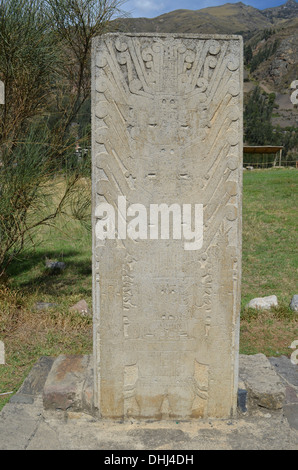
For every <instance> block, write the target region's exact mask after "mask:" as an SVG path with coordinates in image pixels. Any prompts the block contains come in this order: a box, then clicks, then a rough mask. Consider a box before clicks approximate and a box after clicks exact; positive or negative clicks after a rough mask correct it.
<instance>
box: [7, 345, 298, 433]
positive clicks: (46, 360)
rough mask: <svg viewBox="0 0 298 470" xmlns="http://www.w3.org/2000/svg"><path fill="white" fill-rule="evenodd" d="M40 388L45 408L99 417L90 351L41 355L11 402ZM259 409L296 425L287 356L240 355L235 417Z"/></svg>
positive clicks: (28, 398)
mask: <svg viewBox="0 0 298 470" xmlns="http://www.w3.org/2000/svg"><path fill="white" fill-rule="evenodd" d="M292 369H293V370H292ZM291 370H292V375H291V377H290V378H289V375H288V374H289V373H291ZM295 377H296V379H295ZM293 378H294V380H293ZM295 380H296V382H295ZM41 392H42V396H43V406H44V409H45V410H52V411H65V412H67V411H69V412H78V413H85V414H89V415H91V416H93V417H95V418H98V419H100V412H99V410H96V409H95V408H94V404H93V358H92V356H91V355H83V356H66V355H61V356H59V357H57V358H52V357H41V358H40V360H39V361H38V362H37V363H36V364H35V366H34V367H33V368H32V370H31V372H30V374H29V375H28V377H27V378H26V380H25V381H24V383H23V385H22V387H21V388H20V389H19V391H18V392H17V393H16V394H15V395H14V396H13V397H12V398H11V400H10V402H11V403H19V404H22V403H23V404H24V403H25V404H29V403H33V402H34V397H35V396H37V395H40V393H41ZM260 409H261V410H263V411H266V410H268V412H274V411H277V410H282V409H283V411H284V414H285V416H286V417H287V418H288V419H290V420H291V422H292V423H291V424H292V426H293V427H295V428H296V429H298V422H297V421H298V380H297V372H296V370H295V366H294V365H292V364H291V363H290V361H289V360H288V359H287V358H286V357H281V358H270V359H268V358H266V356H264V355H263V354H257V355H254V356H246V355H240V368H239V389H238V409H237V414H238V417H241V416H242V417H243V416H250V415H254V413H255V412H257V411H258V410H260Z"/></svg>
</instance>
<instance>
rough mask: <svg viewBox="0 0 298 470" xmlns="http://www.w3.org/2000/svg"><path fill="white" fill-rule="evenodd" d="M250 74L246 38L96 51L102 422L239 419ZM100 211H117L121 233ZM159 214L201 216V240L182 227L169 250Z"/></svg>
mask: <svg viewBox="0 0 298 470" xmlns="http://www.w3.org/2000/svg"><path fill="white" fill-rule="evenodd" d="M242 62H243V61H242V39H241V37H239V36H197V35H178V34H160V35H154V34H135V35H134V34H109V35H105V36H102V37H100V38H97V39H96V40H95V41H94V44H93V80H92V109H93V111H92V115H93V118H92V121H93V124H92V125H93V143H92V147H93V231H94V246H93V253H94V263H93V267H94V302H93V312H94V329H95V331H94V333H95V334H94V338H95V344H94V351H95V355H94V356H95V359H94V360H95V406H96V407H97V408H98V409H99V411H100V413H101V415H102V416H103V417H108V418H122V417H124V416H133V417H136V418H157V419H160V418H166V417H170V418H190V417H193V418H198V417H207V416H208V417H227V416H231V414H233V413H234V412H235V410H236V406H237V378H238V373H237V371H238V360H237V350H238V331H239V324H238V323H239V321H238V320H239V311H240V278H241V199H242V167H243V164H242V145H243V144H242V82H243V77H242ZM119 197H120V198H121V199H120V200H119ZM119 201H120V202H119ZM103 204H106V205H107V204H108V205H109V208H110V207H112V208H113V210H116V212H117V211H118V214H117V222H116V221H115V225H116V227H115V228H116V230H115V231H114V232H113V230H114V225H113V215H111V211H106V212H107V213H106V214H104V213H102V207H103ZM154 204H155V205H156V206H155V208H156V207H159V208H160V205H161V204H164V205H166V207H167V208H168V213H167V215H168V216H169V213H170V212H171V211H170V209H169V208H170V206H171V205H172V204H175V205H176V206H175V209H176V208H177V205H178V206H179V208H180V209H181V210H184V209H185V208H184V206H183V205H186V204H189V205H191V207H192V210H193V211H194V207H197V206H198V210H202V211H203V221H204V224H203V227H202V229H203V230H202V232H200V234H198V238H196V237H195V234H193V239H192V240H191V241H190V240H189V239H188V243H186V239H187V235H189V234H187V232H186V230H185V228H186V223H185V218H183V219H181V217H180V219H179V218H178V222H177V219H174V223H173V224H169V226H170V230H169V232H168V234H167V235H168V236H166V235H165V236H164V237H161V235H160V233H159V231H158V229H159V228H160V227H159V219H158V218H157V219H154V220H153V221H152V219H151V218H150V217H149V212H150V210H151V208H152V205H154ZM144 208H145V216H144V211H143V209H144ZM126 210H127V211H126ZM140 214H141V215H142V217H141V215H140ZM150 215H151V214H150ZM180 215H181V214H180ZM136 216H139V219H138V223H137V221H136V219H137V217H136ZM125 219H126V220H125ZM144 223H145V229H144V226H143V224H144ZM104 224H105V228H106V236H105V237H103V236H99V233H100V229H101V228H102V227H103V225H104ZM127 225H128V227H127ZM182 229H183V236H184V239H183V237H182V236H181V232H182ZM179 230H180V237H179ZM113 234H114V237H113V236H112V235H113ZM177 234H178V235H177ZM195 242H197V243H195Z"/></svg>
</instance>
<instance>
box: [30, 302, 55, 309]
mask: <svg viewBox="0 0 298 470" xmlns="http://www.w3.org/2000/svg"><path fill="white" fill-rule="evenodd" d="M56 307H58V304H56V303H52V302H36V304H35V307H34V308H35V310H49V309H50V308H56Z"/></svg>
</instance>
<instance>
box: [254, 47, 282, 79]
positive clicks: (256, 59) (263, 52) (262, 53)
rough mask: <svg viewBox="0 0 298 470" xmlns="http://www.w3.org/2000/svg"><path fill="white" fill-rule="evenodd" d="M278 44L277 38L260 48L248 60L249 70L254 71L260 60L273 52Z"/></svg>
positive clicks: (263, 59) (265, 58) (267, 57)
mask: <svg viewBox="0 0 298 470" xmlns="http://www.w3.org/2000/svg"><path fill="white" fill-rule="evenodd" d="M278 46H279V40H278V39H276V40H275V41H274V42H273V43H272V44H266V45H265V47H263V48H262V49H260V50H259V51H258V52H257V53H256V54H255V55H254V56H253V57H252V58H251V60H250V71H251V72H254V71H255V70H256V69H257V67H258V66H259V65H260V64H261V63H262V62H264V61H265V60H267V59H269V58H270V57H271V56H272V55H273V54H275V52H276V51H277V48H278Z"/></svg>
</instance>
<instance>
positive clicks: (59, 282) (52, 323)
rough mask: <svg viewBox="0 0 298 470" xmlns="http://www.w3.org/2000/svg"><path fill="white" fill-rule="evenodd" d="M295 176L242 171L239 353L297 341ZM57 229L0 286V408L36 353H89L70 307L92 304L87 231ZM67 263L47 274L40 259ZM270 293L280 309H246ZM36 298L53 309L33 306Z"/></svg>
mask: <svg viewBox="0 0 298 470" xmlns="http://www.w3.org/2000/svg"><path fill="white" fill-rule="evenodd" d="M297 179H298V173H297V171H296V170H291V169H276V170H255V171H253V172H248V171H247V172H245V174H244V197H243V279H242V308H241V332H240V352H241V353H243V354H256V353H259V352H261V353H264V354H266V355H267V356H275V355H281V354H284V355H287V356H289V355H290V354H291V352H292V351H291V350H290V349H289V346H290V345H291V343H292V342H293V341H294V340H296V339H298V329H297V325H298V314H297V313H296V314H294V313H293V312H292V311H291V310H290V309H289V303H290V300H291V298H292V296H293V295H294V294H295V293H298V285H297V266H298V254H297V207H298V201H297ZM57 225H58V226H57V228H55V229H54V228H51V229H47V230H43V231H39V232H38V234H36V237H35V239H36V246H35V249H34V250H33V251H32V252H31V253H27V254H26V255H23V256H22V257H20V258H19V259H17V260H16V261H15V262H14V264H13V265H12V266H11V267H10V271H9V273H8V275H9V281H8V283H7V284H6V285H2V286H1V285H0V340H2V341H3V342H4V343H5V347H6V365H0V409H1V407H2V406H3V405H4V404H5V403H6V402H7V400H8V399H9V395H5V396H1V393H5V392H11V391H12V392H14V391H16V390H17V389H18V388H19V386H20V385H21V383H22V381H23V380H24V378H25V377H26V375H27V374H28V372H29V370H30V369H31V367H32V365H33V364H34V363H35V362H36V361H37V360H38V359H39V358H40V357H41V356H57V355H59V354H90V353H91V352H92V319H91V318H88V317H82V316H81V315H80V314H79V313H75V312H71V311H70V310H69V308H70V307H71V306H72V305H74V304H75V303H76V302H78V301H79V300H81V299H85V300H86V301H87V303H88V304H89V307H92V300H91V299H92V274H91V234H90V232H88V231H86V230H85V229H84V228H83V227H81V226H80V225H79V224H78V223H75V222H72V223H71V224H69V223H68V222H67V223H66V221H65V220H59V221H58V224H57ZM46 258H49V259H55V260H59V261H64V262H65V263H66V270H65V271H64V272H63V273H62V274H59V275H55V276H54V275H50V274H49V273H48V272H46V270H45V259H46ZM272 294H275V295H277V297H278V300H279V307H277V308H275V309H272V310H271V311H268V312H262V313H261V312H256V311H255V310H252V309H247V308H246V307H245V306H246V304H247V302H248V301H249V300H250V299H252V298H254V297H262V296H267V295H272ZM37 302H51V303H56V304H57V305H58V306H57V307H56V308H52V309H49V310H46V311H38V310H36V309H35V305H36V303H37Z"/></svg>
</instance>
